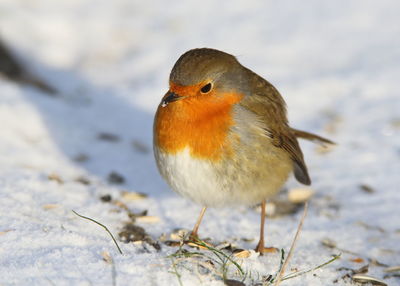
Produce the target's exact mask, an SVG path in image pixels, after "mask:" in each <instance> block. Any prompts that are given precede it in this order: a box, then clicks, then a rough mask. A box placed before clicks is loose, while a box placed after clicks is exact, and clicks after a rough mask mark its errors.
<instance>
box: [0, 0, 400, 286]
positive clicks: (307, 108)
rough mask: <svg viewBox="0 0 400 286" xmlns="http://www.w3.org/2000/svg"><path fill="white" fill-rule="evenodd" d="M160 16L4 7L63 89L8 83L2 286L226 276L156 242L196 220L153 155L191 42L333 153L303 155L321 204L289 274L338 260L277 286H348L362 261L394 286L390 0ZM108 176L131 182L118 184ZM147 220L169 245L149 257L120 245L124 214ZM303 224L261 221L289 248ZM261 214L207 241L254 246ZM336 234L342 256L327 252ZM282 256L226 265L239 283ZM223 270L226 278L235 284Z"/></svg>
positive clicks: (1, 13) (103, 5)
mask: <svg viewBox="0 0 400 286" xmlns="http://www.w3.org/2000/svg"><path fill="white" fill-rule="evenodd" d="M165 5H166V2H165V1H145V2H144V1H132V0H118V1H107V0H103V1H93V0H80V1H78V0H74V1H71V0H58V1H52V0H43V1H39V0H38V1H22V0H20V1H16V0H2V1H1V3H0V36H1V38H2V39H3V40H4V41H5V42H6V43H7V44H8V45H9V47H10V48H11V49H12V50H13V51H14V53H16V54H17V55H18V57H19V58H20V60H21V61H22V62H23V63H24V64H25V65H26V66H28V67H29V68H30V70H31V71H32V72H33V73H35V74H36V75H38V76H40V77H41V78H43V79H44V80H46V81H47V82H49V83H50V84H52V85H53V86H55V87H56V88H57V89H58V90H60V94H61V95H60V96H57V97H50V96H48V95H46V94H44V93H43V92H41V91H38V90H36V89H34V88H32V87H27V86H22V85H19V84H17V83H14V82H10V81H8V80H6V79H4V78H0V122H1V129H0V130H1V135H0V136H1V137H0V138H1V140H0V285H112V284H116V285H180V283H181V285H200V284H202V285H223V284H224V282H223V280H222V278H221V275H220V269H219V267H220V265H218V264H217V265H214V267H212V266H210V264H208V266H209V267H210V268H211V270H209V271H205V270H204V269H205V268H204V267H203V268H202V266H199V265H200V264H201V263H203V264H204V259H203V260H202V258H201V257H200V258H179V257H172V258H171V257H169V255H171V254H173V253H175V252H176V251H177V250H178V247H176V246H175V247H170V246H167V245H165V244H164V243H163V242H162V240H163V237H162V236H163V234H165V235H164V237H169V235H170V234H171V233H172V232H173V231H174V229H176V228H185V229H190V228H191V227H192V225H193V223H194V221H195V219H196V217H197V214H198V211H199V210H200V206H197V205H195V204H193V203H191V202H189V201H187V200H185V199H183V198H180V197H178V196H177V195H175V194H174V193H173V192H172V191H170V190H169V188H168V187H167V185H166V184H165V183H164V182H163V181H162V179H161V178H160V176H159V175H158V172H157V170H156V167H155V163H154V159H153V155H152V151H151V148H152V147H151V145H152V120H153V114H154V111H155V109H156V106H157V104H158V102H159V100H160V98H161V96H162V95H163V94H164V92H165V91H166V89H167V80H168V74H169V71H170V69H171V67H172V65H173V64H174V62H175V61H176V59H177V58H178V57H179V55H180V54H182V53H183V52H185V51H186V50H188V49H191V48H194V47H213V48H218V49H222V50H225V51H228V52H230V53H233V54H235V55H237V56H238V58H239V60H240V61H241V62H242V63H243V64H245V65H246V66H248V67H250V68H251V69H253V70H254V71H256V72H257V73H259V74H261V75H263V76H265V77H266V78H267V79H268V80H269V81H271V82H272V83H273V84H274V85H275V86H276V87H277V88H278V90H280V91H281V93H282V94H283V96H284V97H285V99H286V101H287V103H288V109H289V117H290V121H291V124H292V126H294V127H297V128H300V129H304V130H308V131H312V132H316V133H319V134H321V135H324V136H327V137H329V138H331V139H332V140H334V141H336V142H338V143H339V145H338V146H337V147H336V148H335V149H334V150H333V151H331V152H329V153H326V154H321V153H320V152H316V149H315V146H314V145H312V144H310V143H307V142H303V143H302V147H303V150H304V152H305V156H306V162H307V164H308V167H309V170H310V174H311V176H312V179H313V185H312V188H313V189H314V190H315V191H316V194H315V195H314V197H313V198H312V199H311V201H310V209H309V213H308V216H307V218H306V221H305V225H304V229H303V231H302V233H301V237H300V240H299V241H298V244H297V248H296V250H295V253H294V257H293V259H292V261H291V263H290V265H289V267H288V270H287V273H291V272H293V271H300V270H307V269H310V268H313V267H316V266H318V265H320V264H322V263H324V262H326V261H328V260H329V259H330V258H331V257H332V255H333V254H339V253H342V256H341V258H340V259H338V260H336V261H334V262H333V263H331V264H329V265H327V266H325V267H324V268H321V269H318V270H316V271H315V272H313V273H309V274H306V275H302V276H300V277H297V278H293V279H289V280H286V281H284V282H283V283H282V285H354V282H352V281H351V279H350V278H348V276H346V274H353V273H352V272H351V270H350V269H353V270H357V269H359V268H361V267H362V266H364V265H367V264H369V271H368V273H367V274H368V275H371V276H374V277H376V278H379V279H383V280H384V281H385V282H386V283H387V284H388V285H399V284H400V278H399V272H397V273H396V272H395V273H386V272H384V270H385V269H386V268H387V267H388V266H396V265H399V264H400V244H399V241H400V211H399V202H400V190H399V186H400V175H399V174H400V172H399V170H400V134H399V133H400V94H399V88H398V84H399V79H400V64H399V63H400V49H399V46H400V37H399V35H400V20H399V18H398V11H399V9H400V3H399V2H397V1H331V2H329V3H328V2H327V1H317V0H314V1H297V2H295V1H230V2H229V4H228V2H222V1H218V2H217V1H199V2H191V1H186V2H184V3H183V1H182V2H178V1H169V2H168V5H167V7H166V6H165ZM111 172H115V173H118V174H120V175H122V176H123V177H124V178H125V182H124V183H122V184H113V183H110V182H109V180H108V176H109V174H110V173H111ZM361 185H365V186H367V187H368V188H366V189H367V191H365V190H363V189H362V188H361V187H360V186H361ZM287 187H288V188H294V187H299V185H298V184H297V183H296V182H295V181H294V180H290V181H289V182H288V184H287ZM364 189H365V188H364ZM371 189H372V192H368V190H371ZM125 191H128V192H131V193H133V192H140V193H145V194H147V195H148V197H147V198H141V199H134V198H132V196H129V195H126V193H124V192H125ZM104 195H111V197H112V199H113V201H112V202H103V201H102V200H101V199H100V197H101V196H104ZM71 210H75V211H77V212H78V213H80V214H82V215H85V216H89V217H91V218H93V219H96V220H97V221H99V222H101V223H103V224H105V225H106V226H108V228H109V229H110V231H111V232H112V233H113V234H114V235H115V236H116V238H117V240H118V241H119V245H120V247H121V248H122V251H123V255H120V254H119V253H118V250H117V248H116V247H115V245H114V244H113V242H112V240H111V238H110V236H109V235H108V234H107V232H106V231H104V229H102V228H101V227H100V226H98V225H97V224H95V223H93V222H90V221H88V220H85V219H82V218H79V217H78V216H76V215H75V214H73V213H72V211H71ZM144 210H147V216H142V217H139V218H137V221H136V225H139V226H142V227H143V228H144V229H145V230H146V232H147V233H148V234H149V236H150V238H148V239H147V240H148V241H150V240H153V241H157V240H161V242H160V243H159V245H160V246H161V250H159V251H157V250H156V249H155V247H153V246H152V245H151V244H149V243H140V242H136V243H123V242H122V241H121V239H120V238H119V236H118V233H120V232H121V231H122V229H123V227H124V225H126V224H127V222H129V221H130V220H131V219H130V218H129V216H128V214H129V213H130V212H132V213H140V212H142V211H144ZM300 215H301V211H298V212H294V213H293V214H288V215H284V216H279V217H277V218H274V219H268V220H267V227H266V234H267V244H268V245H271V246H274V247H277V248H283V249H285V250H286V251H287V250H288V249H289V247H290V243H291V240H292V238H293V236H294V232H295V230H296V228H297V224H298V221H299V218H300ZM258 216H259V214H258V213H257V211H256V210H255V209H246V208H238V209H221V210H219V209H213V210H209V211H208V213H207V214H206V217H205V220H204V222H203V225H202V228H201V229H200V234H201V236H202V237H204V238H205V237H209V238H211V239H212V241H213V242H214V243H218V242H223V241H228V242H231V243H234V244H235V245H236V246H237V247H239V248H244V249H251V248H254V246H255V244H256V239H257V236H258V229H259V223H258V221H259V218H258ZM243 238H245V240H243ZM328 238H329V239H330V240H331V241H333V242H335V243H336V245H337V248H329V247H327V246H326V245H325V246H324V245H323V244H322V243H321V242H322V241H324V240H325V241H326V239H328ZM145 240H146V239H145ZM156 246H157V245H156ZM187 249H188V250H189V251H195V249H191V248H187ZM201 252H202V253H203V254H207V255H211V256H212V255H214V254H212V253H209V252H207V251H205V250H201ZM349 252H352V253H349ZM227 253H228V252H227ZM108 255H109V256H110V257H112V259H111V260H110V259H108V258H107V256H108ZM279 256H280V254H279V253H272V254H268V255H266V256H264V257H258V256H257V255H256V254H255V253H252V254H251V256H250V257H249V258H244V259H236V260H237V262H238V263H239V264H240V265H242V268H243V269H244V271H245V272H246V273H247V277H246V279H245V283H246V285H256V283H258V282H260V281H261V280H262V276H268V275H269V274H274V273H275V272H276V270H277V269H278V266H279ZM382 264H384V265H382ZM174 265H175V267H174ZM228 266H229V271H228V278H229V279H235V280H239V281H241V280H242V279H243V276H241V275H240V274H238V273H237V271H236V270H237V269H236V268H235V266H234V265H232V264H230V263H228ZM173 272H175V273H173ZM343 276H345V277H344V278H342V277H343ZM334 281H337V282H336V284H334ZM260 285H261V284H260Z"/></svg>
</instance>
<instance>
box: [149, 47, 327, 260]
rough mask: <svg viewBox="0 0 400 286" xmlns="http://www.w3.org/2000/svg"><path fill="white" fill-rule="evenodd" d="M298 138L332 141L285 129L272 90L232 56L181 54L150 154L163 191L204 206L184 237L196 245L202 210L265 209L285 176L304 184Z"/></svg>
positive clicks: (280, 107) (282, 109)
mask: <svg viewBox="0 0 400 286" xmlns="http://www.w3.org/2000/svg"><path fill="white" fill-rule="evenodd" d="M297 137H300V138H304V139H309V140H317V141H320V142H324V143H332V142H331V141H329V140H327V139H325V138H322V137H320V136H318V135H314V134H311V133H308V132H304V131H300V130H296V129H293V128H291V127H290V126H289V124H288V119H287V115H286V105H285V101H284V100H283V98H282V96H281V95H280V94H279V92H278V90H277V89H276V88H275V87H274V86H273V85H272V84H270V83H269V82H268V81H266V80H265V79H263V78H262V77H261V76H259V75H257V74H255V73H254V72H252V71H251V70H249V69H248V68H246V67H244V66H243V65H241V64H240V63H239V61H238V60H237V59H236V58H235V57H234V56H232V55H230V54H228V53H225V52H222V51H219V50H215V49H209V48H201V49H193V50H190V51H188V52H186V53H185V54H183V55H182V56H181V57H180V58H179V59H178V61H177V62H176V63H175V65H174V67H173V68H172V71H171V74H170V78H169V91H168V92H167V93H166V94H165V95H164V97H163V98H162V100H161V103H160V105H159V106H158V109H157V112H156V115H155V119H154V154H155V158H156V162H157V166H158V169H159V171H160V173H161V175H162V176H163V177H164V179H165V180H166V181H167V182H168V184H169V185H170V187H171V188H172V189H173V190H174V191H175V192H177V193H178V194H181V195H182V196H184V197H187V198H189V199H191V200H193V201H195V202H197V203H199V204H200V205H202V206H203V208H202V210H201V213H200V216H199V218H198V220H197V222H196V224H195V226H194V228H193V231H192V232H191V237H192V238H197V235H198V229H199V225H200V223H201V220H202V218H203V215H204V213H205V211H206V208H207V207H221V206H232V205H255V204H259V203H261V227H260V240H259V242H258V245H257V247H256V249H255V250H256V251H257V252H260V253H263V252H264V250H265V248H264V220H265V202H266V200H267V199H268V198H270V197H271V196H273V195H275V194H276V193H277V192H278V191H279V190H280V189H281V187H282V185H283V184H284V183H285V182H286V180H287V179H288V176H289V175H290V173H291V172H293V173H294V176H295V178H296V179H297V180H298V181H299V182H300V183H302V184H305V185H310V184H311V179H310V176H309V174H308V171H307V167H306V165H305V163H304V158H303V154H302V151H301V149H300V146H299V143H298V141H297Z"/></svg>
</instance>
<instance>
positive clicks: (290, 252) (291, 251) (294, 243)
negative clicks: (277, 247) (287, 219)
mask: <svg viewBox="0 0 400 286" xmlns="http://www.w3.org/2000/svg"><path fill="white" fill-rule="evenodd" d="M307 210H308V203H307V202H306V203H305V204H304V211H303V216H302V217H301V220H300V222H299V226H298V227H297V231H296V235H295V236H294V239H293V242H292V245H291V246H290V249H289V253H288V256H287V257H286V260H285V262H284V263H283V266H282V269H281V271H280V272H279V274H278V277H277V279H276V282H275V284H274V286H278V285H279V284H280V283H281V281H282V277H283V274H285V269H286V267H287V265H288V263H289V261H290V259H291V258H292V255H293V251H294V248H295V246H296V242H297V240H298V238H299V234H300V232H301V229H302V227H303V223H304V219H305V218H306V215H307Z"/></svg>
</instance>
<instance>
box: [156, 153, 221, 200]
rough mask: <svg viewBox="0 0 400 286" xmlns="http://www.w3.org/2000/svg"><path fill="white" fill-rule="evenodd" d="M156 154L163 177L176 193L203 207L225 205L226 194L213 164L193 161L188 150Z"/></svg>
mask: <svg viewBox="0 0 400 286" xmlns="http://www.w3.org/2000/svg"><path fill="white" fill-rule="evenodd" d="M154 153H155V156H156V158H157V162H158V167H159V170H160V172H161V174H162V176H163V177H164V178H165V179H166V181H167V182H168V184H169V185H170V186H171V188H172V189H173V190H174V191H175V192H177V193H178V194H180V195H182V196H184V197H187V198H189V199H191V200H193V201H195V202H197V203H199V204H201V205H203V206H216V205H220V204H224V203H223V202H224V201H226V193H225V192H224V191H223V187H222V184H221V183H220V180H218V178H217V175H216V173H215V169H214V167H213V166H212V165H211V163H209V162H207V161H206V160H199V159H193V158H192V157H191V156H190V154H189V149H187V148H186V149H185V150H184V151H182V152H180V153H178V154H174V155H169V154H166V153H164V152H162V151H159V150H157V149H156V150H155V152H154Z"/></svg>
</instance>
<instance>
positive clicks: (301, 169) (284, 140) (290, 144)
mask: <svg viewBox="0 0 400 286" xmlns="http://www.w3.org/2000/svg"><path fill="white" fill-rule="evenodd" d="M288 131H289V132H287V131H285V132H283V131H280V132H277V131H273V130H268V131H267V132H268V134H269V136H270V137H271V138H272V144H273V145H274V146H275V147H278V148H282V149H284V150H285V151H286V152H288V153H289V156H290V158H291V159H292V161H293V172H294V176H295V178H296V179H297V181H299V182H300V183H302V184H305V185H310V184H311V179H310V176H309V174H308V170H307V166H306V164H305V163H304V158H303V152H302V151H301V149H300V146H299V143H298V142H297V139H296V137H295V136H294V135H293V134H292V133H291V132H290V129H289V130H288Z"/></svg>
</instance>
